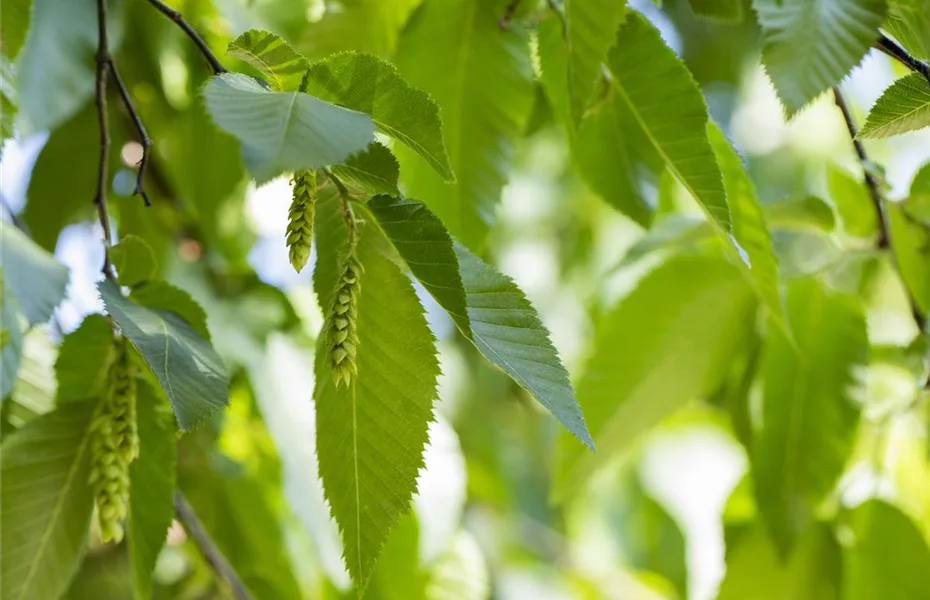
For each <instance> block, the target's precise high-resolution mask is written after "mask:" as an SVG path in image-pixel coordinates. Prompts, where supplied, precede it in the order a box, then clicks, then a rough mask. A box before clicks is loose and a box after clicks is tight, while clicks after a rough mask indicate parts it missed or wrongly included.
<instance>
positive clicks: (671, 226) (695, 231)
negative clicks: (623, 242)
mask: <svg viewBox="0 0 930 600" xmlns="http://www.w3.org/2000/svg"><path fill="white" fill-rule="evenodd" d="M713 236H714V231H713V228H712V227H711V225H710V223H708V222H707V220H706V219H703V218H701V217H694V216H689V215H685V214H680V213H670V214H668V215H667V216H665V217H662V218H661V219H659V220H658V221H656V222H655V224H654V225H653V226H652V227H651V228H650V229H649V230H648V231H646V233H645V234H643V236H642V237H640V238H638V239H637V240H636V241H635V242H633V244H632V245H630V247H629V248H628V249H627V251H626V253H625V254H624V255H623V259H622V260H621V261H620V262H619V263H618V264H617V267H616V268H617V269H622V268H625V267H629V266H630V265H633V264H635V263H636V262H638V261H639V260H641V259H643V258H645V257H647V256H649V255H650V254H652V253H653V252H658V251H660V250H670V251H677V250H681V249H690V248H694V247H695V246H696V245H697V244H698V243H700V242H703V241H706V240H707V239H709V238H713ZM741 262H742V261H741Z"/></svg>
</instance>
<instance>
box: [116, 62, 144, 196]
mask: <svg viewBox="0 0 930 600" xmlns="http://www.w3.org/2000/svg"><path fill="white" fill-rule="evenodd" d="M109 62H110V73H112V74H113V81H115V82H116V87H117V88H118V89H119V95H120V96H121V97H122V99H123V105H124V106H125V107H126V110H127V111H128V112H129V116H130V117H131V118H132V122H133V123H134V124H135V126H136V131H138V132H139V137H140V138H141V140H140V142H141V143H142V159H141V160H140V161H139V163H138V165H137V166H138V168H139V170H138V171H137V172H136V187H135V189H134V190H133V191H132V195H133V196H136V195H138V196H142V200H143V202H145V205H146V206H151V205H152V202H151V200H149V196H148V194H146V193H145V187H143V185H142V178H143V177H144V176H145V167H146V165H148V162H149V151H150V150H151V148H152V139H151V138H150V137H149V134H148V132H147V131H146V130H145V125H144V124H143V123H142V117H140V116H139V113H138V112H137V111H136V107H135V106H134V105H133V103H132V98H131V97H130V96H129V91H128V90H127V89H126V85H125V84H124V83H123V78H122V77H120V74H119V71H118V70H117V69H116V63H115V62H113V59H112V58H111V59H110V61H109Z"/></svg>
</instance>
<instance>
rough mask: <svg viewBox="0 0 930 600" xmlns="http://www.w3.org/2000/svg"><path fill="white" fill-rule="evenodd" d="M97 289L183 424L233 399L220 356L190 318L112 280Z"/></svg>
mask: <svg viewBox="0 0 930 600" xmlns="http://www.w3.org/2000/svg"><path fill="white" fill-rule="evenodd" d="M97 291H98V292H99V293H100V297H101V299H102V300H103V303H104V306H105V307H106V309H107V312H108V313H109V314H110V316H111V317H113V320H114V321H116V324H117V325H119V327H120V329H121V330H122V332H123V335H125V336H126V337H127V338H129V341H130V342H132V345H133V346H134V347H135V349H136V350H137V351H138V352H139V354H140V355H141V356H142V358H143V359H144V360H145V362H146V363H147V364H148V366H149V368H151V369H152V372H153V373H154V374H155V376H156V377H157V378H158V381H159V382H160V383H161V386H162V388H164V390H165V394H166V395H167V396H168V400H170V401H171V406H172V408H174V413H175V415H177V418H178V423H179V424H180V425H181V428H182V429H189V428H190V427H192V426H194V425H196V424H197V423H199V422H200V421H202V420H203V419H204V418H206V417H207V415H209V414H210V413H211V412H213V411H214V410H216V409H217V408H221V407H223V406H226V405H228V404H229V390H228V388H227V384H226V369H225V367H224V366H223V363H222V361H221V360H220V357H219V356H217V354H216V350H214V349H213V347H212V346H211V345H210V343H209V342H207V341H205V340H204V339H203V338H202V337H200V336H199V335H197V332H196V331H194V330H193V329H192V328H191V327H190V326H189V325H188V324H187V323H186V322H185V321H183V320H182V319H181V318H179V317H178V316H176V315H175V314H174V313H171V312H167V311H164V310H154V309H149V308H145V307H143V306H140V305H139V304H136V303H135V302H132V301H131V300H129V299H127V298H125V297H124V296H123V295H122V293H120V290H119V288H118V287H117V286H116V284H114V283H113V282H112V281H110V280H104V281H102V282H100V283H98V284H97Z"/></svg>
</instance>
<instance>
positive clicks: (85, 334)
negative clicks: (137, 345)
mask: <svg viewBox="0 0 930 600" xmlns="http://www.w3.org/2000/svg"><path fill="white" fill-rule="evenodd" d="M112 352H113V327H112V326H111V325H110V322H109V321H107V319H106V317H104V316H103V315H87V316H86V317H84V320H83V321H82V322H81V325H80V327H78V328H77V329H75V330H74V331H72V332H71V333H69V334H68V335H66V336H65V339H64V340H63V341H62V342H61V348H60V349H59V351H58V359H57V360H56V361H55V378H56V379H57V380H58V395H57V397H56V400H55V402H56V404H58V405H59V406H62V405H64V404H67V403H69V402H76V401H78V400H83V399H84V398H92V397H98V396H102V395H103V394H104V393H105V390H106V387H105V386H106V381H107V373H108V372H109V367H110V360H111V359H112V354H111V353H112Z"/></svg>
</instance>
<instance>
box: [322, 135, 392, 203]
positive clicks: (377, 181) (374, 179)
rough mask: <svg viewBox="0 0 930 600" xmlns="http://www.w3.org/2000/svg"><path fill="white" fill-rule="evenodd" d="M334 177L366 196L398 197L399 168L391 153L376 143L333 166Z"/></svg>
mask: <svg viewBox="0 0 930 600" xmlns="http://www.w3.org/2000/svg"><path fill="white" fill-rule="evenodd" d="M331 170H332V172H333V174H334V175H336V176H337V177H338V178H339V179H341V180H342V182H343V183H345V184H346V185H347V186H348V187H349V188H350V189H357V190H361V191H362V192H365V193H367V194H389V195H392V196H398V195H400V192H399V191H398V190H397V179H398V177H400V166H399V165H398V164H397V159H396V158H394V155H393V154H391V151H390V150H388V149H387V148H386V147H384V146H382V145H381V144H379V143H377V142H372V143H371V144H370V145H369V146H368V148H367V149H366V150H364V151H362V152H359V153H358V154H353V155H352V156H350V157H349V158H348V159H347V160H346V161H345V162H344V163H342V164H341V165H333V166H332V167H331Z"/></svg>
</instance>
